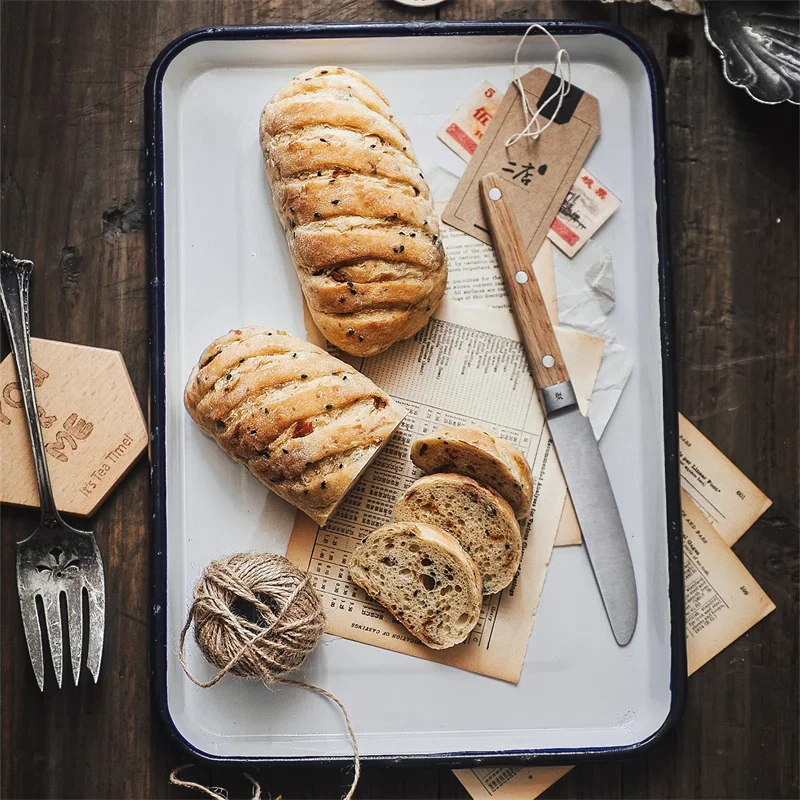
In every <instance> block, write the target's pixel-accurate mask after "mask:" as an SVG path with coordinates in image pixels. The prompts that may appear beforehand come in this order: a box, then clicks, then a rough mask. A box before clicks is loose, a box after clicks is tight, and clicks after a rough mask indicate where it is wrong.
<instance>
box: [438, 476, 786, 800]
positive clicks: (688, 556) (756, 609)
mask: <svg viewBox="0 0 800 800" xmlns="http://www.w3.org/2000/svg"><path fill="white" fill-rule="evenodd" d="M681 507H682V514H683V559H684V560H683V572H684V581H685V593H684V596H685V598H686V659H687V672H688V674H689V675H691V674H693V673H694V672H696V671H697V670H698V669H700V667H702V666H703V665H704V664H707V663H708V662H709V661H710V660H711V659H712V658H714V656H716V655H718V654H719V653H721V652H722V651H723V650H724V649H725V648H726V647H727V646H728V645H729V644H732V643H733V642H734V641H736V639H738V638H739V637H740V636H741V635H742V634H744V633H746V632H747V631H748V630H750V628H752V627H753V625H755V624H756V623H757V622H759V621H760V620H762V619H764V617H766V616H767V614H769V613H770V612H771V611H774V610H775V604H774V603H773V602H772V601H771V600H770V599H769V597H767V595H766V594H764V591H763V590H762V589H761V587H760V586H759V585H758V583H756V581H755V579H754V578H753V576H752V575H751V574H750V573H749V572H748V571H747V569H746V567H745V566H744V564H742V562H741V561H740V560H739V559H738V558H737V557H736V554H735V553H734V552H733V551H732V550H731V549H730V547H729V546H728V545H727V544H726V543H725V541H724V540H723V538H722V536H721V535H720V534H719V533H717V531H716V530H715V529H714V528H713V527H712V526H711V524H710V523H709V521H708V519H707V518H706V516H705V515H704V514H703V512H702V511H701V510H700V509H699V508H698V507H697V505H695V503H694V502H693V500H692V499H691V497H689V495H688V494H687V493H686V492H685V491H682V492H681ZM571 769H572V767H532V768H522V767H508V766H503V767H494V768H491V769H462V770H453V773H454V774H455V776H456V777H457V778H458V779H459V781H461V783H462V784H463V785H464V788H465V789H466V790H467V791H468V792H469V793H470V795H471V796H472V797H473V798H474V800H489V798H492V800H534V798H536V797H538V796H539V795H540V794H541V793H542V792H543V791H544V790H545V789H547V788H549V787H550V786H552V785H553V784H554V783H555V782H556V781H557V780H559V779H560V778H561V777H562V776H563V775H565V774H566V773H567V772H569V770H571Z"/></svg>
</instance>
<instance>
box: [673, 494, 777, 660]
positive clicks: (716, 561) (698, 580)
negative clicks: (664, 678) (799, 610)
mask: <svg viewBox="0 0 800 800" xmlns="http://www.w3.org/2000/svg"><path fill="white" fill-rule="evenodd" d="M681 506H682V508H681V511H682V514H683V577H684V583H685V589H686V658H687V662H688V668H689V674H690V675H691V674H692V673H693V672H695V671H696V670H698V669H699V668H700V667H702V666H703V664H706V663H707V662H708V661H710V660H711V659H712V658H714V656H715V655H717V653H720V652H722V651H723V650H724V649H725V648H726V647H727V646H728V645H729V644H731V642H734V641H736V639H738V638H739V637H740V636H741V635H742V634H743V633H744V632H745V631H748V630H749V629H750V628H752V627H753V625H755V624H756V623H757V622H758V621H759V620H762V619H764V617H766V616H767V614H769V613H770V612H771V611H774V610H775V604H774V603H773V602H772V601H771V600H770V599H769V597H767V595H766V594H764V591H763V590H762V589H761V587H760V586H759V585H758V584H757V583H756V581H755V579H754V578H753V576H752V575H751V574H750V573H749V572H748V571H747V569H746V568H745V566H744V564H742V562H741V561H739V559H738V558H737V557H736V554H735V553H734V552H733V550H731V549H730V547H729V546H728V545H727V544H726V543H725V541H724V540H723V538H722V536H720V534H719V533H717V531H716V530H715V529H714V528H713V527H712V526H711V524H710V523H709V522H708V520H707V519H706V517H705V515H704V514H703V513H702V512H701V511H700V509H699V508H698V507H697V506H696V505H695V504H694V502H693V501H692V500H691V498H690V497H689V496H688V494H687V493H686V492H682V496H681Z"/></svg>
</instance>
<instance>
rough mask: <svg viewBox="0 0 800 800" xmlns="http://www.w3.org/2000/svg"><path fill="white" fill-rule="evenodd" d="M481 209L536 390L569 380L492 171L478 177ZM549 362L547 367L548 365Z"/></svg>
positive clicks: (527, 259) (511, 216)
mask: <svg viewBox="0 0 800 800" xmlns="http://www.w3.org/2000/svg"><path fill="white" fill-rule="evenodd" d="M480 186H481V199H482V200H483V211H484V214H485V216H486V219H487V220H488V221H489V230H490V231H491V234H492V242H493V243H494V249H495V253H496V254H497V260H498V261H499V262H500V271H501V272H502V273H503V281H504V282H505V285H506V291H507V292H508V297H509V300H510V302H511V310H512V311H513V312H514V317H515V319H516V321H517V327H518V328H519V332H520V334H521V336H522V343H523V344H524V346H525V351H526V353H527V354H528V362H529V364H530V367H531V371H532V372H533V379H534V381H535V382H536V385H537V386H538V387H539V388H540V389H545V388H547V387H548V386H553V385H554V384H556V383H563V382H564V381H568V380H569V373H568V372H567V365H566V364H565V363H564V356H563V355H562V354H561V348H560V347H559V346H558V341H557V340H556V334H555V331H554V330H553V325H552V323H551V322H550V316H549V314H548V313H547V306H546V305H545V303H544V299H543V298H542V291H541V289H540V288H539V284H538V282H537V281H536V275H535V274H534V272H533V269H532V267H531V259H530V257H529V256H528V253H527V250H526V248H525V242H523V240H522V234H521V233H520V230H519V225H517V220H516V219H515V218H514V212H513V211H512V210H511V206H509V204H508V203H507V202H506V199H505V189H504V186H503V183H502V182H501V181H500V179H499V178H498V177H497V175H496V174H495V173H493V172H490V173H489V174H488V175H485V176H484V177H483V178H481V181H480ZM548 365H549V366H548Z"/></svg>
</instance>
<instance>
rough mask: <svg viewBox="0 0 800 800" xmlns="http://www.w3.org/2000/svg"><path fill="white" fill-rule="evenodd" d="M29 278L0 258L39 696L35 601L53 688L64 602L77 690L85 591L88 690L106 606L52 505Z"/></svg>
mask: <svg viewBox="0 0 800 800" xmlns="http://www.w3.org/2000/svg"><path fill="white" fill-rule="evenodd" d="M32 271H33V263H32V262H30V261H22V260H20V259H18V258H15V257H14V256H13V255H11V254H10V253H6V252H3V253H0V301H2V302H1V303H0V305H2V309H3V319H4V320H5V324H6V329H7V330H8V338H9V340H10V342H11V350H12V352H13V353H14V361H15V362H16V365H17V375H18V377H19V385H20V392H21V393H22V399H23V405H24V408H25V417H26V419H27V421H28V431H29V432H30V437H31V446H32V447H33V461H34V466H35V468H36V482H37V484H38V486H39V505H40V507H41V521H40V522H39V527H38V528H36V530H35V531H34V532H33V533H32V534H31V535H30V536H29V537H28V538H27V539H24V540H23V541H21V542H18V543H17V591H18V593H19V604H20V611H21V612H22V623H23V626H24V628H25V639H26V641H27V643H28V652H29V653H30V657H31V664H32V666H33V671H34V673H35V674H36V681H37V683H38V684H39V688H40V689H43V688H44V648H43V644H42V630H41V624H40V622H39V611H38V609H37V601H36V599H37V597H38V598H39V599H40V600H41V603H42V608H43V612H44V620H45V625H46V627H47V636H48V639H49V640H50V655H51V657H52V661H53V669H54V671H55V675H56V681H57V683H58V686H59V688H60V687H61V676H62V664H63V652H62V649H63V647H62V626H61V596H62V595H64V598H65V601H66V611H67V640H68V642H69V650H70V656H71V661H72V677H73V679H74V681H75V685H76V686H77V685H78V680H79V678H80V672H81V655H82V653H81V651H82V648H83V597H84V591H85V593H86V596H87V599H88V607H89V629H88V630H89V636H88V638H89V645H88V650H87V655H86V666H87V668H88V669H89V672H91V674H92V677H93V678H94V680H95V683H96V682H97V678H98V675H99V674H100V659H101V656H102V654H103V634H104V629H105V602H106V601H105V579H104V577H103V559H102V558H101V556H100V550H99V549H98V547H97V542H96V541H95V538H94V534H93V533H91V532H90V531H79V530H76V529H75V528H72V527H71V526H69V525H67V523H66V522H64V520H63V519H62V518H61V515H60V514H59V513H58V510H57V509H56V504H55V500H54V498H53V488H52V485H51V484H50V473H49V471H48V468H47V455H46V452H45V446H44V439H43V437H42V427H41V424H40V422H39V414H38V406H37V404H36V390H35V387H34V377H33V360H32V358H31V339H30V308H29V291H30V277H31V272H32Z"/></svg>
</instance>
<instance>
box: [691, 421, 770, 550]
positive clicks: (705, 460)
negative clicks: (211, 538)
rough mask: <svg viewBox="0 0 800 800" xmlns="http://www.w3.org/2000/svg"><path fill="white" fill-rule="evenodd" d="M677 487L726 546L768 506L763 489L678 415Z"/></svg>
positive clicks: (732, 542)
mask: <svg viewBox="0 0 800 800" xmlns="http://www.w3.org/2000/svg"><path fill="white" fill-rule="evenodd" d="M678 430H679V433H680V472H681V486H682V487H683V489H684V491H685V492H686V493H687V494H688V495H689V496H690V497H691V498H692V500H694V502H695V504H696V505H697V506H698V507H699V508H700V510H701V511H702V512H703V514H705V516H706V517H707V518H708V519H709V521H710V522H711V524H712V525H713V526H714V528H715V529H716V531H717V533H719V535H720V536H721V537H722V538H723V539H724V540H725V543H726V544H727V545H728V546H731V545H733V544H734V543H735V542H737V541H738V540H739V539H740V538H741V536H742V534H744V533H745V531H747V530H749V528H750V527H751V526H752V525H753V523H754V522H755V521H756V520H757V519H758V518H759V517H760V516H761V515H762V514H763V513H764V512H765V511H766V510H767V509H768V508H769V507H770V506H771V505H772V500H770V499H769V498H768V497H767V496H766V495H765V494H764V492H762V491H761V489H759V488H758V487H757V486H756V485H755V484H754V483H753V482H752V481H751V480H750V479H749V478H747V477H746V476H745V475H744V474H743V473H742V472H741V471H740V470H739V469H738V468H737V467H736V466H735V465H734V464H732V463H731V462H730V461H729V460H728V459H727V458H726V457H725V456H724V455H723V454H722V453H720V451H719V450H717V448H716V447H714V445H713V444H711V442H710V441H709V440H708V439H706V437H705V436H703V434H702V433H700V431H699V430H697V428H695V427H694V425H692V423H691V422H689V420H688V419H686V417H684V416H683V414H679V415H678Z"/></svg>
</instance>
